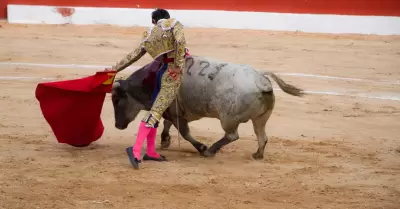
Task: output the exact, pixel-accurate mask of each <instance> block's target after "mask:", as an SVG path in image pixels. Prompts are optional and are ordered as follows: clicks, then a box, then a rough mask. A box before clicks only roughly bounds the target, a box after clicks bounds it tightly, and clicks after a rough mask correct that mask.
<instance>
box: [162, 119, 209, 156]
mask: <svg viewBox="0 0 400 209" xmlns="http://www.w3.org/2000/svg"><path fill="white" fill-rule="evenodd" d="M178 122H179V133H180V134H181V135H182V137H183V138H184V139H185V140H186V141H188V142H190V143H191V144H192V145H193V146H194V148H196V150H197V151H199V153H200V154H202V155H203V154H204V152H205V151H206V150H207V149H208V147H207V145H205V144H203V143H201V142H199V141H197V140H196V139H194V138H193V137H192V135H190V129H189V124H188V122H187V120H185V119H184V118H179V119H178V120H177V119H176V118H174V119H173V120H172V123H173V125H174V126H175V128H176V129H178ZM168 130H169V129H168Z"/></svg>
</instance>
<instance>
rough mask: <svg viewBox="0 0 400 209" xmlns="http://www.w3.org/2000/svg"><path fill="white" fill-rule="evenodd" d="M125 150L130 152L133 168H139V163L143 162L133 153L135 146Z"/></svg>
mask: <svg viewBox="0 0 400 209" xmlns="http://www.w3.org/2000/svg"><path fill="white" fill-rule="evenodd" d="M125 151H126V153H127V154H128V157H129V161H130V162H131V164H132V166H133V168H135V169H139V163H141V161H140V160H138V159H136V157H135V155H134V154H133V148H132V147H128V148H126V149H125Z"/></svg>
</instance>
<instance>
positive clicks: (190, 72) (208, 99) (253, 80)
mask: <svg viewBox="0 0 400 209" xmlns="http://www.w3.org/2000/svg"><path fill="white" fill-rule="evenodd" d="M262 77H263V76H260V74H259V73H257V72H256V71H255V70H254V69H252V68H251V67H249V66H245V65H239V64H233V63H227V62H220V61H217V60H213V59H210V58H205V57H192V58H188V59H187V60H186V72H185V74H184V78H183V81H182V85H181V88H180V97H181V99H182V100H183V101H184V103H185V106H186V108H188V110H190V112H192V113H193V114H198V115H205V116H208V117H217V118H218V117H219V116H220V114H221V112H222V111H226V112H227V113H229V112H231V113H235V112H240V111H245V110H244V108H246V107H247V108H248V107H249V105H251V104H250V103H251V102H253V101H254V100H255V99H257V97H259V96H260V94H261V92H262V90H261V89H260V88H259V83H260V79H262ZM264 79H265V78H264ZM267 81H268V79H267ZM267 85H268V84H267Z"/></svg>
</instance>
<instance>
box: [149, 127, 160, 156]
mask: <svg viewBox="0 0 400 209" xmlns="http://www.w3.org/2000/svg"><path fill="white" fill-rule="evenodd" d="M156 135H157V128H152V129H151V131H150V133H149V135H148V136H147V155H148V156H150V157H154V158H159V157H160V155H159V154H158V153H157V151H156Z"/></svg>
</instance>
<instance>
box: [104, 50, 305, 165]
mask: <svg viewBox="0 0 400 209" xmlns="http://www.w3.org/2000/svg"><path fill="white" fill-rule="evenodd" d="M157 62H158V61H154V62H152V63H150V64H149V65H147V66H145V67H143V68H141V69H139V70H138V71H136V72H134V73H133V74H132V75H131V76H130V77H129V78H127V79H126V80H117V81H115V83H114V85H113V90H112V100H113V106H114V116H115V127H116V128H118V129H125V128H126V127H127V126H128V125H129V123H130V122H131V121H133V120H134V119H135V118H136V116H137V115H138V113H139V112H140V111H141V110H150V108H151V93H152V92H151V87H150V85H149V84H144V83H143V80H144V79H145V78H146V76H147V73H148V70H146V68H147V69H148V68H149V66H150V65H157V64H158V63H157ZM267 76H270V77H271V78H272V79H274V80H275V82H276V83H277V84H278V85H279V87H280V88H281V89H282V90H283V91H284V92H286V93H288V94H291V95H294V96H302V95H303V93H302V90H301V89H299V88H297V87H294V86H292V85H289V84H286V83H285V82H284V81H283V80H281V79H280V78H279V77H278V76H276V75H275V74H273V73H270V72H265V73H260V72H257V71H256V70H255V69H253V68H252V67H250V66H247V65H239V64H233V63H226V62H220V61H217V60H213V59H210V58H206V57H199V56H192V57H188V58H186V66H185V73H184V78H183V81H182V84H181V87H180V89H179V93H178V96H177V98H178V104H177V103H176V100H175V101H174V102H173V103H172V104H171V105H170V107H169V108H168V109H167V111H166V112H165V113H164V115H163V118H164V129H163V131H162V134H161V147H162V148H163V149H166V148H168V147H169V145H170V143H171V141H170V139H171V137H170V134H169V130H170V128H171V126H172V125H174V126H175V127H178V123H179V131H180V134H181V135H182V137H183V138H184V139H185V140H187V141H188V142H190V143H191V144H192V145H193V146H194V147H195V148H196V149H197V150H198V151H199V152H200V153H201V154H202V155H203V156H206V157H212V156H214V155H215V154H216V153H217V152H218V150H220V149H221V148H222V147H223V146H225V145H227V144H229V143H231V142H233V141H235V140H237V139H239V134H238V126H239V124H240V123H245V122H248V121H249V120H251V121H252V123H253V127H254V132H255V134H256V135H257V139H258V149H257V151H256V152H255V153H254V154H253V155H252V156H253V158H254V159H263V158H264V150H265V146H266V144H267V142H268V137H267V135H266V133H265V125H266V123H267V121H268V119H269V117H270V116H271V113H272V110H273V108H274V104H275V96H274V92H273V89H272V84H271V82H270V80H269V79H268V77H267ZM177 107H178V108H177ZM177 116H178V117H177ZM204 117H208V118H216V119H218V120H220V123H221V126H222V129H223V130H224V131H225V134H224V136H223V137H222V138H221V139H220V140H218V141H217V142H215V143H214V144H212V145H211V147H209V148H208V147H207V146H206V145H204V144H203V143H201V142H199V141H197V140H196V139H195V138H193V136H191V135H190V130H189V125H188V123H189V122H191V121H195V120H199V119H201V118H204Z"/></svg>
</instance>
